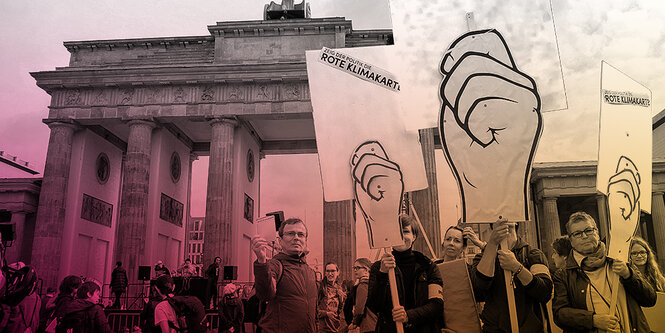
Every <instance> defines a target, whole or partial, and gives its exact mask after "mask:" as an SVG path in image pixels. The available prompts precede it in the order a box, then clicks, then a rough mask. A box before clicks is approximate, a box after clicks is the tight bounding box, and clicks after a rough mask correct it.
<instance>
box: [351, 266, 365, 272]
mask: <svg viewBox="0 0 665 333" xmlns="http://www.w3.org/2000/svg"><path fill="white" fill-rule="evenodd" d="M361 269H367V267H364V266H353V270H354V271H358V270H361Z"/></svg>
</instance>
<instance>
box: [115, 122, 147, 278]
mask: <svg viewBox="0 0 665 333" xmlns="http://www.w3.org/2000/svg"><path fill="white" fill-rule="evenodd" d="M128 125H129V139H128V140H127V154H126V159H125V163H124V166H123V177H122V189H121V201H120V213H119V215H118V237H117V241H116V253H115V257H116V260H119V261H122V266H123V267H125V269H126V270H127V277H128V278H129V281H130V283H131V282H135V281H137V279H138V266H139V265H144V264H146V262H145V261H146V253H145V239H146V236H147V234H146V233H147V231H146V228H147V220H146V212H147V210H148V199H149V196H148V188H149V182H150V152H151V141H152V130H153V128H155V123H154V122H152V121H150V120H139V119H136V120H131V121H129V122H128Z"/></svg>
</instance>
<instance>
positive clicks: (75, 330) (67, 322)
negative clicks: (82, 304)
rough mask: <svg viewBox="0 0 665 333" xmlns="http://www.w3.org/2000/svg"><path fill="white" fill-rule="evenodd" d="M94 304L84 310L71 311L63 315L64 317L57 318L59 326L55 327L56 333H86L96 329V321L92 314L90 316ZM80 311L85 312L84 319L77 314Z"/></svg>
mask: <svg viewBox="0 0 665 333" xmlns="http://www.w3.org/2000/svg"><path fill="white" fill-rule="evenodd" d="M95 306H96V305H92V306H90V307H87V308H85V309H83V310H79V311H76V312H70V313H68V314H66V315H65V316H63V317H62V318H56V319H55V320H57V326H56V327H55V332H56V333H61V332H67V333H79V332H82V333H86V332H92V331H93V330H94V325H95V323H94V322H93V319H92V316H90V309H92V308H93V307H95ZM78 313H83V319H81V318H80V317H78V316H76V314H78Z"/></svg>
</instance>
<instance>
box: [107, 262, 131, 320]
mask: <svg viewBox="0 0 665 333" xmlns="http://www.w3.org/2000/svg"><path fill="white" fill-rule="evenodd" d="M128 285H129V279H127V272H126V271H125V269H124V268H123V267H122V262H121V261H118V262H116V263H115V268H114V269H113V272H111V292H112V293H113V295H115V301H114V302H113V305H111V308H112V309H120V308H121V306H120V297H121V296H122V294H124V293H125V291H126V290H127V286H128Z"/></svg>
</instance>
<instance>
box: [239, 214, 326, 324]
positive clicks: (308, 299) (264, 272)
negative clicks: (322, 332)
mask: <svg viewBox="0 0 665 333" xmlns="http://www.w3.org/2000/svg"><path fill="white" fill-rule="evenodd" d="M279 243H280V245H281V252H280V253H278V254H276V255H275V256H274V257H273V258H272V259H270V260H267V259H266V253H267V251H272V248H271V247H270V243H269V242H268V241H266V240H265V239H263V238H262V237H260V236H256V237H253V238H252V249H253V251H254V253H255V254H256V258H257V260H256V261H255V262H254V280H255V282H254V286H255V288H256V295H257V296H258V297H259V299H260V300H262V301H268V304H267V306H266V310H265V313H264V315H263V317H261V320H260V321H259V327H261V328H262V332H265V333H272V332H285V333H286V332H302V333H309V332H314V331H315V327H316V299H317V288H316V275H315V273H314V270H313V269H312V268H311V267H309V265H307V262H306V261H305V255H306V254H307V252H308V250H307V227H306V226H305V223H304V222H303V221H302V220H300V219H297V218H291V219H288V220H286V221H284V222H282V224H281V225H280V227H279Z"/></svg>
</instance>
